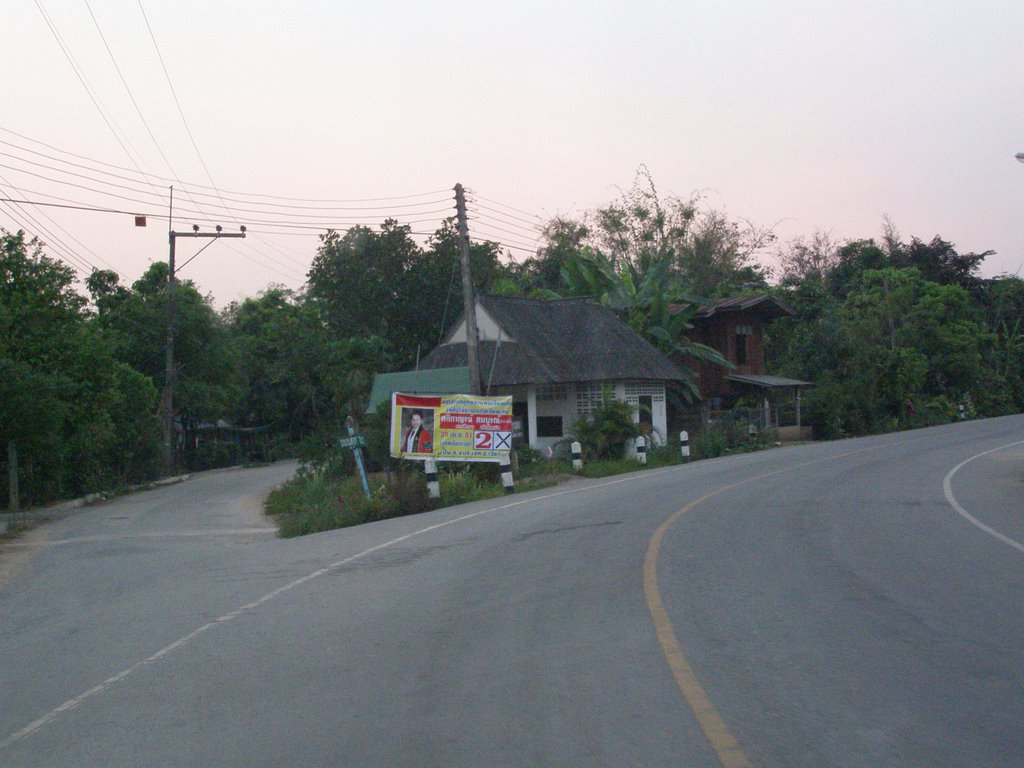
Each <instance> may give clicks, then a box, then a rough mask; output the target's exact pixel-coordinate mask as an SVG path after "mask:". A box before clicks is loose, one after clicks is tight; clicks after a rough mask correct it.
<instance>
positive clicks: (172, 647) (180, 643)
mask: <svg viewBox="0 0 1024 768" xmlns="http://www.w3.org/2000/svg"><path fill="white" fill-rule="evenodd" d="M687 466H690V465H689V464H681V465H676V466H671V467H665V468H663V469H655V470H649V471H647V472H635V473H633V472H631V473H629V474H628V475H626V476H625V477H619V478H617V479H615V480H607V481H605V482H603V483H595V484H594V485H588V486H585V487H583V488H568V489H566V490H562V491H556V492H554V493H547V494H544V495H543V496H532V497H530V498H528V499H520V500H518V501H513V502H509V503H508V504H502V505H500V506H497V507H489V508H487V509H482V510H480V511H478V512H471V513H469V514H467V515H462V516H461V517H456V518H452V519H451V520H446V521H445V522H443V523H435V524H434V525H428V526H427V527H426V528H420V529H419V530H417V531H413V532H412V533H407V534H405V535H403V536H399V537H398V538H396V539H391V541H386V542H384V543H383V544H377V545H375V546H372V547H370V548H369V549H364V550H363V551H362V552H359V553H357V554H354V555H350V556H349V557H346V558H344V559H342V560H338V561H337V562H334V563H331V564H330V565H327V566H324V567H323V568H321V569H319V570H317V571H313V573H309V574H307V575H305V576H302V577H301V578H298V579H295V580H294V581H292V582H289V583H288V584H285V585H284V586H282V587H278V588H277V589H275V590H273V591H272V592H268V593H267V594H265V595H263V597H261V598H259V599H258V600H255V601H253V602H251V603H247V604H246V605H243V606H241V607H239V608H236V609H235V610H233V611H231V612H230V613H226V614H224V615H223V616H220V617H218V618H216V619H214V620H213V621H211V622H210V623H208V624H204V625H203V626H201V627H199V628H198V629H194V630H192V631H191V632H189V633H188V634H187V635H184V636H183V637H180V638H178V639H177V640H175V641H174V642H173V643H171V644H169V645H166V646H164V647H163V648H161V649H160V650H159V651H157V652H156V653H154V654H153V655H152V656H149V657H148V658H146V659H143V660H142V661H137V662H135V663H134V664H132V665H131V666H130V667H128V668H126V669H124V670H122V671H120V672H118V673H117V674H116V675H113V676H111V677H108V678H107V679H106V680H104V681H103V682H102V683H100V684H99V685H96V686H93V687H92V688H90V689H89V690H87V691H85V692H84V693H81V694H79V695H78V696H75V697H74V698H73V699H69V700H68V701H65V702H64V703H63V704H61V705H60V706H59V707H56V708H55V709H53V710H51V711H49V712H47V713H46V714H45V715H43V716H42V717H40V718H38V719H37V720H33V721H32V722H31V723H29V724H28V725H26V726H25V727H24V728H22V729H21V730H19V731H15V732H14V733H12V734H11V735H10V736H8V737H7V738H5V739H4V740H3V741H0V749H6V748H7V747H10V746H11V745H13V744H15V743H17V742H19V741H21V740H22V739H24V738H25V737H26V736H30V735H31V734H33V733H35V732H36V731H38V730H39V729H40V728H42V727H44V726H45V725H47V724H49V723H51V722H53V721H54V720H56V719H57V718H58V717H60V716H61V715H62V714H63V713H65V712H69V711H70V710H72V709H75V707H77V706H79V705H80V704H82V702H84V701H86V700H87V699H91V698H93V697H94V696H98V695H99V694H101V693H103V692H104V691H105V690H107V689H108V688H110V687H111V686H112V685H114V684H116V683H119V682H121V681H122V680H124V679H125V678H127V677H129V676H130V675H132V674H134V673H135V672H137V671H138V670H140V669H142V668H143V667H146V666H149V665H150V664H155V663H156V662H158V661H160V660H161V659H162V658H164V657H165V656H167V655H169V654H171V653H173V652H174V651H176V650H178V649H180V648H182V647H184V646H186V645H188V644H189V643H190V642H192V640H194V639H195V638H197V637H198V636H199V635H201V634H203V633H204V632H206V631H208V630H210V629H213V628H214V627H216V626H218V625H221V624H226V623H228V622H229V621H233V620H234V619H237V618H238V617H239V616H241V615H242V614H244V613H247V612H249V611H251V610H254V609H256V608H259V607H260V606H261V605H263V604H264V603H267V602H269V601H270V600H273V599H274V598H275V597H278V596H279V595H282V594H284V593H285V592H289V591H291V590H293V589H295V588H296V587H298V586H301V585H302V584H305V583H306V582H309V581H313V580H314V579H318V578H320V577H321V576H324V575H326V574H328V573H330V572H331V571H333V570H335V569H336V568H340V567H341V566H343V565H347V564H348V563H351V562H353V561H355V560H359V559H361V558H363V557H366V556H367V555H370V554H373V553H374V552H379V551H380V550H382V549H386V548H388V547H393V546H394V545H396V544H401V543H402V542H403V541H408V540H409V539H412V538H415V537H417V536H422V535H423V534H425V533H430V532H431V531H436V530H438V529H439V528H446V527H447V526H450V525H455V524H456V523H461V522H465V521H466V520H470V519H472V518H474V517H480V516H482V515H488V514H492V513H494V512H500V511H502V510H505V509H511V508H512V507H518V506H522V505H523V504H529V503H532V502H535V501H543V500H544V499H553V498H555V497H557V496H565V495H567V494H570V493H578V492H581V491H590V490H593V489H595V488H606V487H608V486H610V485H618V484H619V483H627V482H635V481H636V480H640V479H642V478H650V477H652V476H653V475H655V474H664V473H666V472H672V471H677V470H679V469H681V468H683V467H687ZM1018 546H1019V545H1018Z"/></svg>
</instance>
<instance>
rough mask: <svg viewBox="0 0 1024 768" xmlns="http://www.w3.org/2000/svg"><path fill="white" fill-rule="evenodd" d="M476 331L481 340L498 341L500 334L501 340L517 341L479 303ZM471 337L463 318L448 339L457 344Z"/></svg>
mask: <svg viewBox="0 0 1024 768" xmlns="http://www.w3.org/2000/svg"><path fill="white" fill-rule="evenodd" d="M476 333H477V338H478V339H480V341H497V340H498V336H499V334H500V336H501V341H502V342H507V341H515V339H513V338H512V337H511V336H509V335H508V334H507V333H506V332H505V330H504V329H503V328H501V327H500V326H499V325H498V323H497V322H496V321H495V319H494V318H493V317H491V316H490V315H489V314H488V313H487V310H486V309H484V308H483V307H481V306H480V305H479V304H477V306H476ZM468 338H469V334H467V333H466V319H465V318H463V319H462V320H461V321H459V324H458V325H457V326H455V330H453V331H452V336H451V338H450V339H449V340H448V341H449V343H451V344H457V343H459V342H465V341H466V339H468Z"/></svg>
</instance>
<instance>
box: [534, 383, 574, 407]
mask: <svg viewBox="0 0 1024 768" xmlns="http://www.w3.org/2000/svg"><path fill="white" fill-rule="evenodd" d="M568 396H569V392H568V389H567V388H566V386H565V384H541V385H540V386H539V387H537V402H538V403H550V402H554V401H556V400H565V399H566V398H567V397H568Z"/></svg>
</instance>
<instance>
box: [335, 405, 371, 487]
mask: <svg viewBox="0 0 1024 768" xmlns="http://www.w3.org/2000/svg"><path fill="white" fill-rule="evenodd" d="M345 425H346V426H347V427H348V437H343V438H341V439H340V440H338V447H339V448H341V449H342V450H344V449H346V448H348V449H351V450H352V452H353V453H354V454H355V456H356V467H358V468H359V479H360V480H362V481H363V493H365V494H366V498H367V500H369V499H370V498H371V497H370V484H369V483H368V482H367V481H366V468H365V467H363V450H362V449H363V448H365V447H366V435H360V434H357V433H356V420H355V419H353V418H352V417H351V416H349V417H348V419H346V420H345Z"/></svg>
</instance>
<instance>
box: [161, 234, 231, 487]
mask: <svg viewBox="0 0 1024 768" xmlns="http://www.w3.org/2000/svg"><path fill="white" fill-rule="evenodd" d="M241 230H242V231H241V232H222V231H221V227H220V225H219V224H218V225H217V231H216V232H200V231H199V227H198V225H195V224H193V225H192V231H191V232H175V231H174V230H173V229H172V230H171V231H170V232H168V233H167V236H168V238H169V239H170V252H169V253H168V256H167V267H168V274H167V347H166V349H165V355H164V389H163V393H162V394H161V396H160V410H161V411H162V412H163V433H164V434H163V438H164V474H167V475H169V474H171V473H172V472H174V308H175V301H174V300H175V294H176V291H175V290H174V251H175V241H176V240H177V239H178V238H179V237H203V238H212V239H219V238H222V237H245V227H241ZM197 255H198V254H197ZM192 258H195V257H194V256H193V257H192ZM189 261H191V259H189ZM186 263H187V262H186Z"/></svg>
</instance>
